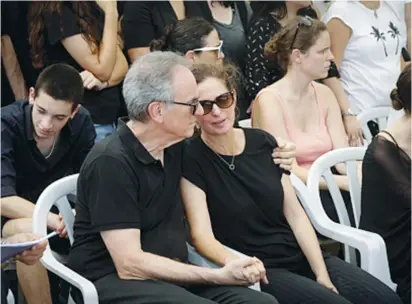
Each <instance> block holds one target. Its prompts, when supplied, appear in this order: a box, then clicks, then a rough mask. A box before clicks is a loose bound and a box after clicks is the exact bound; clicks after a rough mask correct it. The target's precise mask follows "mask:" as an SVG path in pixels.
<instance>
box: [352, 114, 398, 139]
mask: <svg viewBox="0 0 412 304" xmlns="http://www.w3.org/2000/svg"><path fill="white" fill-rule="evenodd" d="M390 111H391V107H375V108H371V109H368V110H365V111H363V112H362V113H360V114H359V116H358V119H359V123H360V126H361V128H362V132H363V136H364V137H365V140H366V143H365V144H370V143H371V141H372V138H373V136H372V133H371V131H370V129H369V127H368V122H369V121H371V120H377V122H378V125H379V130H383V129H385V128H386V126H387V123H388V117H389V113H390Z"/></svg>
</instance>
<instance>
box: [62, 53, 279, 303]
mask: <svg viewBox="0 0 412 304" xmlns="http://www.w3.org/2000/svg"><path fill="white" fill-rule="evenodd" d="M123 94H124V98H125V101H126V104H127V109H128V112H129V118H130V120H129V121H128V122H127V123H125V124H122V125H120V126H119V127H118V130H117V131H116V132H115V133H114V134H112V135H111V136H109V137H107V138H106V139H104V140H103V141H101V142H99V143H97V144H96V145H95V147H94V148H93V149H92V150H91V152H90V154H89V155H88V157H87V158H86V160H85V162H84V164H83V166H82V169H81V171H80V176H79V181H78V193H77V198H78V201H77V204H76V213H77V214H76V220H75V223H74V244H73V247H72V251H71V253H70V257H69V266H70V267H71V268H72V269H73V270H75V271H77V272H78V273H80V274H81V275H83V276H85V277H86V278H88V279H89V280H91V281H93V282H94V284H95V286H96V288H97V290H98V294H99V302H100V303H111V304H113V303H133V304H136V303H187V304H193V303H196V304H201V303H205V304H206V303H254V304H259V303H262V304H263V303H277V301H276V299H274V298H273V297H272V296H270V295H268V294H265V293H261V292H256V291H254V290H251V289H249V288H246V287H245V286H247V285H250V284H253V283H255V280H256V279H257V280H259V279H261V278H265V270H264V267H263V265H262V264H261V262H260V261H259V260H257V259H255V258H248V259H239V260H237V261H234V262H231V263H229V264H228V265H226V266H225V267H223V268H220V269H208V268H202V267H197V266H193V265H190V264H188V263H187V256H188V252H187V248H186V233H185V226H184V212H183V209H182V205H181V203H180V197H179V196H180V194H179V181H180V178H181V164H182V150H183V142H182V141H183V139H185V138H188V137H191V136H192V135H193V129H194V126H195V122H196V116H198V115H202V114H203V109H202V106H201V105H200V104H199V101H198V92H197V85H196V81H195V79H194V76H193V75H192V73H191V72H190V70H189V63H188V62H187V61H186V60H185V59H184V58H183V57H180V56H178V55H175V54H174V53H170V52H154V53H150V54H147V55H145V56H143V57H141V58H139V59H138V60H136V61H135V62H134V64H133V65H132V67H131V68H130V70H129V72H128V73H127V75H126V78H125V81H124V85H123ZM251 272H255V273H254V274H253V275H248V274H250V273H251ZM245 274H246V275H245Z"/></svg>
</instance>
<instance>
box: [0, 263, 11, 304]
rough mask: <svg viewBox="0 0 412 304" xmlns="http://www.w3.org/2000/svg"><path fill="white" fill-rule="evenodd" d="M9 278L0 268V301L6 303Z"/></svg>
mask: <svg viewBox="0 0 412 304" xmlns="http://www.w3.org/2000/svg"><path fill="white" fill-rule="evenodd" d="M9 288H10V285H9V280H8V278H7V275H6V273H5V272H4V271H3V268H2V269H1V303H7V293H8V292H9Z"/></svg>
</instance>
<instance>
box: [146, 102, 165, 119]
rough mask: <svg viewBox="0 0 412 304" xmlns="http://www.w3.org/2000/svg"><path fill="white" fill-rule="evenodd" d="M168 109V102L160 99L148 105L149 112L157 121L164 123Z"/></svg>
mask: <svg viewBox="0 0 412 304" xmlns="http://www.w3.org/2000/svg"><path fill="white" fill-rule="evenodd" d="M165 111H166V104H165V103H164V102H160V101H154V102H152V103H150V104H149V106H148V107H147V114H148V115H149V117H150V118H151V119H152V120H154V121H155V122H157V123H162V122H163V119H164V114H165Z"/></svg>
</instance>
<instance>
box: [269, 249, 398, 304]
mask: <svg viewBox="0 0 412 304" xmlns="http://www.w3.org/2000/svg"><path fill="white" fill-rule="evenodd" d="M325 263H326V267H327V269H328V272H329V276H330V278H331V281H332V283H333V285H335V287H336V288H337V290H338V292H339V294H336V293H334V292H333V291H331V290H329V289H327V288H326V287H324V286H322V285H320V284H318V283H317V282H316V278H315V275H314V274H313V272H312V270H311V269H310V266H309V263H307V262H305V264H304V265H302V267H301V269H299V270H298V271H297V272H291V271H289V270H286V269H274V268H269V269H267V270H266V273H267V277H268V280H269V284H268V285H261V288H262V291H265V292H267V293H270V294H272V295H274V296H275V297H276V299H278V301H279V303H280V304H312V303H313V304H335V303H336V304H350V303H352V304H400V303H402V302H401V299H400V298H399V297H398V295H397V294H396V293H395V292H394V291H392V290H391V289H390V288H389V287H387V286H386V285H385V284H384V283H382V282H381V281H379V280H378V279H376V278H375V277H373V276H372V275H370V274H369V273H367V272H366V271H363V270H362V269H361V268H358V267H356V266H354V265H351V264H349V263H346V262H345V261H342V260H341V259H339V258H337V257H325Z"/></svg>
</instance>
